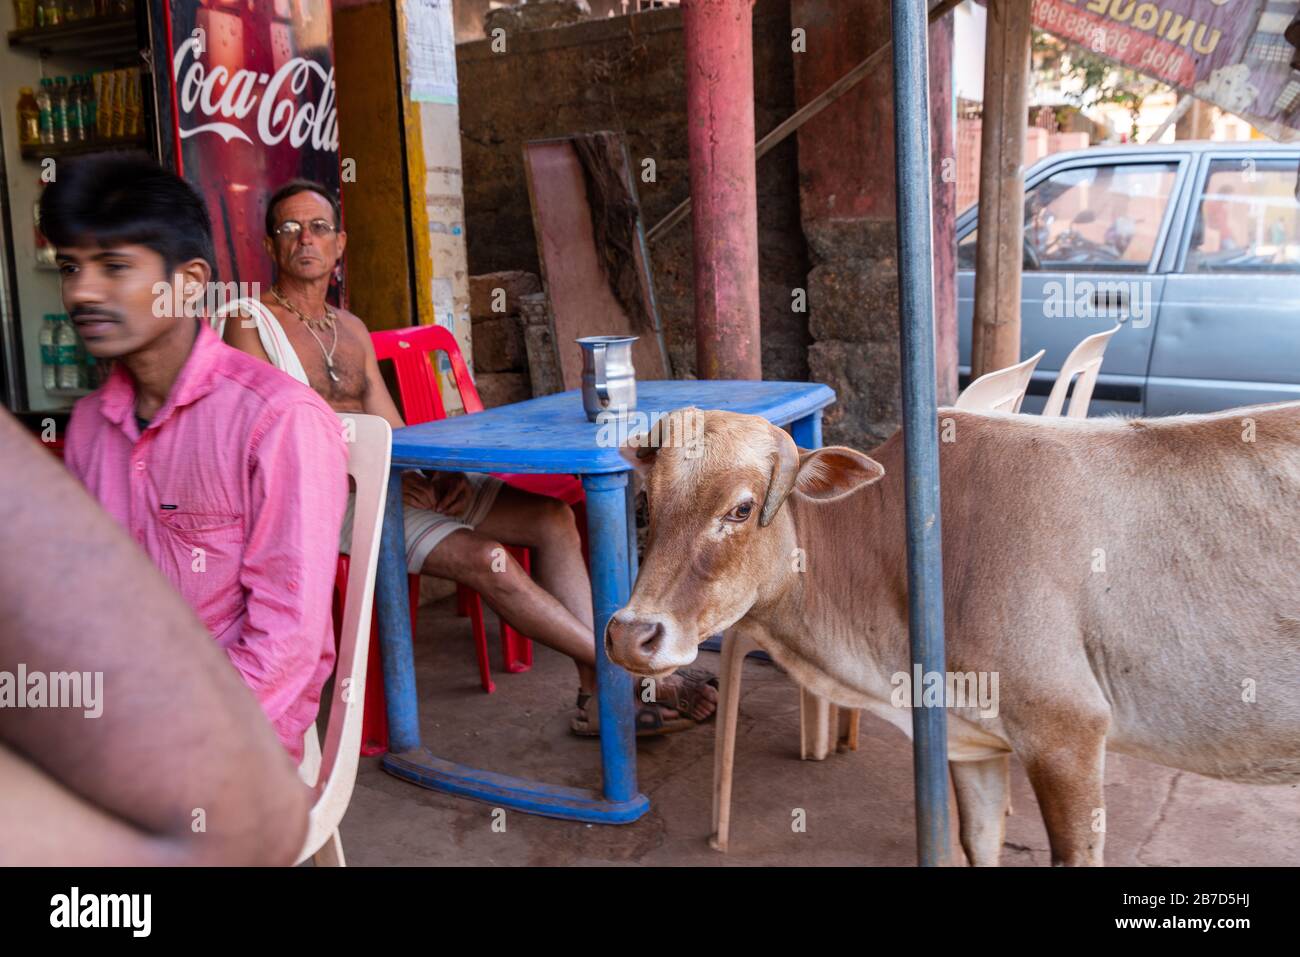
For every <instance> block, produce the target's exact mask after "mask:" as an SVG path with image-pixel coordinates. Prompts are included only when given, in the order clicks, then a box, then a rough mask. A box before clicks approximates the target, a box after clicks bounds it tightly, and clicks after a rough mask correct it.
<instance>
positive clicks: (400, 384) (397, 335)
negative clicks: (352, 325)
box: [370, 326, 483, 425]
mask: <svg viewBox="0 0 1300 957" xmlns="http://www.w3.org/2000/svg"><path fill="white" fill-rule="evenodd" d="M370 339H371V341H372V342H374V344H375V355H376V357H378V358H379V359H380V360H381V361H382V360H384V359H391V360H392V362H393V368H394V369H395V370H396V371H397V391H398V392H399V393H401V398H402V412H403V413H404V415H405V418H406V424H407V425H419V424H420V423H421V422H431V421H433V420H435V419H445V418H446V417H447V410H446V408H445V407H444V406H443V404H442V396H441V395H440V394H439V392H438V379H437V377H436V376H435V375H434V374H433V366H432V365H431V364H430V362H429V358H430V357H429V353H431V352H445V353H447V358H448V359H449V360H450V361H451V375H452V378H453V379H455V381H456V390H457V391H458V392H459V393H460V402H461V405H463V406H464V407H465V411H466V412H482V411H483V403H482V402H481V401H480V400H479V397H478V390H477V389H475V388H474V380H473V379H471V378H470V375H469V369H468V367H466V365H465V358H464V357H463V356H462V355H461V354H460V346H458V345H456V337H455V336H453V335H452V334H451V333H450V332H449V331H448V330H446V329H444V328H443V327H442V326H410V327H409V328H406V329H390V330H387V331H385V332H372V333H371V334H370Z"/></svg>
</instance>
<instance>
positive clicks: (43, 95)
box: [36, 76, 54, 146]
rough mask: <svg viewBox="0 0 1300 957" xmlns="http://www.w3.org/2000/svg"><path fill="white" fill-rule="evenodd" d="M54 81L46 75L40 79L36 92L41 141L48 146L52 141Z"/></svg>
mask: <svg viewBox="0 0 1300 957" xmlns="http://www.w3.org/2000/svg"><path fill="white" fill-rule="evenodd" d="M53 94H54V81H53V80H51V79H50V78H49V77H48V76H47V77H43V78H42V79H41V88H40V92H38V93H37V94H36V108H37V109H38V110H40V120H39V123H40V125H41V142H42V143H43V144H44V145H46V146H49V145H50V144H51V143H53V142H54V95H53Z"/></svg>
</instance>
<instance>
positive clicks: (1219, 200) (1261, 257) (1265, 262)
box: [1185, 157, 1300, 273]
mask: <svg viewBox="0 0 1300 957" xmlns="http://www.w3.org/2000/svg"><path fill="white" fill-rule="evenodd" d="M1298 165H1300V161H1297V160H1294V159H1287V160H1282V159H1257V158H1251V157H1244V158H1240V159H1221V160H1214V161H1213V162H1212V163H1210V169H1209V172H1208V174H1207V175H1206V177H1205V188H1204V189H1203V190H1202V191H1201V196H1200V198H1199V200H1198V203H1197V211H1196V223H1195V225H1194V226H1193V227H1192V239H1191V242H1190V243H1189V245H1188V251H1187V265H1186V267H1185V271H1186V272H1192V273H1197V272H1200V273H1204V272H1283V273H1291V272H1300V203H1298V202H1297V201H1296V195H1295V191H1296V172H1297V166H1298Z"/></svg>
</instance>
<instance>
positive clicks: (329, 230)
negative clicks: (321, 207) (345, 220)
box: [275, 219, 337, 239]
mask: <svg viewBox="0 0 1300 957" xmlns="http://www.w3.org/2000/svg"><path fill="white" fill-rule="evenodd" d="M305 228H306V229H310V230H311V234H312V235H313V236H315V237H316V238H317V239H324V238H325V237H326V236H329V235H331V234H333V233H334V231H335V230H336V228H337V227H335V225H334V224H333V223H331V222H330V221H329V220H328V219H313V220H312V221H311V222H310V223H308V224H307V225H306V227H305ZM303 229H304V226H303V224H302V223H300V222H298V221H297V220H296V219H286V220H285V221H284V222H282V223H281V224H280V225H279V226H277V227H275V235H276V236H277V237H279V238H280V239H297V238H298V237H299V236H301V235H302V231H303Z"/></svg>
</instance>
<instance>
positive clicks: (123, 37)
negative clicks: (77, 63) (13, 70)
mask: <svg viewBox="0 0 1300 957" xmlns="http://www.w3.org/2000/svg"><path fill="white" fill-rule="evenodd" d="M9 45H10V46H11V47H14V48H17V49H28V50H35V51H36V52H37V53H40V54H42V55H45V54H70V55H74V56H78V55H79V56H104V57H126V56H130V55H132V54H136V53H138V52H139V50H140V41H139V38H138V36H137V34H136V23H135V13H134V12H132V13H127V14H121V13H115V14H110V15H108V16H104V17H95V18H93V19H90V20H69V21H68V22H67V23H61V24H59V25H58V26H57V27H32V28H31V29H29V30H10V31H9Z"/></svg>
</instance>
